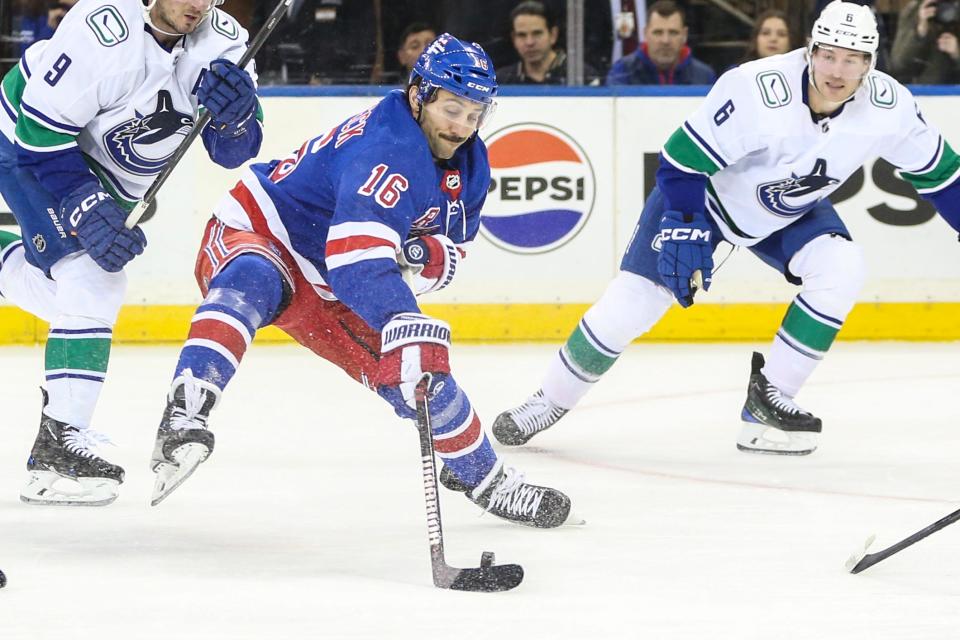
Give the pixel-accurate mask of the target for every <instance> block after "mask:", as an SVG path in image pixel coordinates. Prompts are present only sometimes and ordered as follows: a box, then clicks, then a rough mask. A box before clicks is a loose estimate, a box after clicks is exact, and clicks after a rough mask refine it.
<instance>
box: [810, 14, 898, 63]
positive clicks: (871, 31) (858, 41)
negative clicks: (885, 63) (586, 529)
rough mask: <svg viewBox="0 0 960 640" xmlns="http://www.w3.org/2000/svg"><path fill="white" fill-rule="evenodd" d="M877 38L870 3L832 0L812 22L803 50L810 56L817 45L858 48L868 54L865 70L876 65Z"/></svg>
mask: <svg viewBox="0 0 960 640" xmlns="http://www.w3.org/2000/svg"><path fill="white" fill-rule="evenodd" d="M879 42H880V34H879V32H878V31H877V19H876V17H875V16H874V15H873V10H871V9H870V7H866V6H864V5H860V4H855V3H853V2H843V1H842V0H833V2H831V3H830V4H828V5H827V6H826V7H824V8H823V11H821V12H820V16H819V17H818V18H817V20H816V22H814V23H813V30H812V31H811V33H810V44H809V45H808V46H807V53H808V54H809V55H811V56H812V55H813V51H814V49H815V48H816V47H817V46H818V45H821V46H824V47H843V48H844V49H852V50H854V51H862V52H863V53H867V54H870V69H869V71H868V72H867V73H869V72H870V71H873V69H874V67H875V66H876V65H877V46H878V45H879Z"/></svg>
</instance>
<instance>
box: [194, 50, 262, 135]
mask: <svg viewBox="0 0 960 640" xmlns="http://www.w3.org/2000/svg"><path fill="white" fill-rule="evenodd" d="M197 99H198V100H199V101H200V104H202V105H203V106H204V107H206V108H207V110H208V111H209V112H210V117H211V118H212V119H213V122H214V125H216V127H217V128H218V129H219V130H220V131H221V132H223V133H227V134H236V133H237V132H239V131H240V130H241V129H242V127H243V124H244V123H245V122H246V121H247V120H249V119H250V117H251V116H253V114H254V113H255V112H256V110H257V88H256V87H255V86H254V84H253V79H252V78H251V77H250V74H248V73H247V72H246V71H244V70H243V69H241V68H240V67H238V66H237V65H235V64H234V63H232V62H230V61H229V60H226V59H224V58H218V59H216V60H214V61H213V62H211V63H210V68H209V69H208V70H207V72H206V73H205V74H203V80H202V81H201V82H200V88H199V89H198V90H197Z"/></svg>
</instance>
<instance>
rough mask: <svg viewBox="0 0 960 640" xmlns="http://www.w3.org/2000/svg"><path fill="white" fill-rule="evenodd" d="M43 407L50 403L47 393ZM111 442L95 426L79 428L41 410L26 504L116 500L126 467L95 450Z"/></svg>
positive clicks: (23, 495) (22, 494)
mask: <svg viewBox="0 0 960 640" xmlns="http://www.w3.org/2000/svg"><path fill="white" fill-rule="evenodd" d="M41 391H42V393H43V406H44V407H46V406H47V392H46V390H43V389H41ZM106 442H109V441H108V440H107V439H106V438H105V437H104V436H103V435H102V434H99V433H97V432H96V431H93V430H92V429H80V428H77V427H75V426H74V425H72V424H67V423H65V422H60V421H59V420H54V419H53V418H51V417H50V416H48V415H46V414H45V413H43V412H41V413H40V431H39V432H38V433H37V439H36V440H35V441H34V443H33V449H32V450H31V451H30V458H29V459H27V471H29V472H30V479H29V480H28V481H27V485H26V486H25V487H24V488H23V490H22V491H21V492H20V500H22V501H23V502H25V503H27V504H44V505H69V506H87V507H99V506H103V505H108V504H110V503H111V502H113V501H114V500H116V499H117V495H118V490H119V489H118V488H119V486H120V483H122V482H123V476H124V472H123V468H122V467H120V466H118V465H115V464H111V463H109V462H107V461H106V460H104V459H103V458H101V457H100V456H98V455H97V454H96V453H95V452H94V451H93V449H94V448H95V447H96V446H97V445H99V444H103V443H106Z"/></svg>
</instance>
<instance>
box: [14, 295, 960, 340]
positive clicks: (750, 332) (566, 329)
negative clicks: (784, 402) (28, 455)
mask: <svg viewBox="0 0 960 640" xmlns="http://www.w3.org/2000/svg"><path fill="white" fill-rule="evenodd" d="M588 307H589V305H587V304H452V305H424V307H423V310H424V313H428V314H430V315H432V316H436V317H438V318H443V319H444V320H447V321H448V322H450V324H451V326H452V327H453V335H454V339H455V340H457V341H459V342H466V341H471V342H514V341H547V342H562V341H564V340H566V338H567V336H569V335H570V332H571V331H572V330H573V328H574V327H575V326H576V324H577V322H578V321H579V320H580V318H581V316H583V313H584V312H585V311H586V310H587V308H588ZM786 310H787V305H786V304H759V303H741V304H700V305H694V306H693V307H691V308H689V309H681V308H680V307H674V308H672V309H671V310H670V311H669V312H668V313H667V315H666V316H665V317H664V318H663V320H661V321H660V323H659V324H657V326H656V327H654V328H653V330H652V331H651V332H650V333H648V334H647V335H645V336H644V337H643V338H641V341H650V342H657V341H659V342H667V341H673V342H718V341H730V342H734V341H744V342H745V341H764V340H769V339H771V338H772V336H773V335H774V333H776V331H777V328H778V327H779V326H780V322H781V320H782V319H783V315H784V313H786ZM193 312H194V307H191V306H187V305H169V306H156V305H152V306H127V307H124V308H123V309H122V311H121V312H120V318H119V320H118V322H117V326H116V328H115V330H114V337H115V341H116V342H121V343H140V344H145V343H162V342H168V343H170V342H172V343H179V342H183V341H184V340H185V339H186V337H187V332H188V330H189V327H190V319H191V317H192V316H193ZM46 335H47V327H46V325H45V324H44V323H43V322H41V321H39V320H37V319H35V318H34V317H33V316H31V315H29V314H27V313H25V312H23V311H20V310H19V309H16V308H14V307H0V345H3V344H6V345H10V344H36V343H40V342H43V341H44V340H46ZM838 339H840V340H930V341H945V340H960V303H956V302H929V303H927V302H886V303H876V304H859V305H857V306H856V307H855V308H854V310H853V311H852V312H851V313H850V316H849V317H848V318H847V321H846V322H845V323H844V326H843V330H841V331H840V334H839V336H838ZM266 342H290V338H289V337H287V336H286V335H285V334H284V333H283V332H281V331H279V330H278V329H276V328H274V327H267V328H266V329H264V330H263V331H260V332H258V334H257V343H258V344H259V343H266Z"/></svg>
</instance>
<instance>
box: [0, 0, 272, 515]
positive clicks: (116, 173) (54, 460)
mask: <svg viewBox="0 0 960 640" xmlns="http://www.w3.org/2000/svg"><path fill="white" fill-rule="evenodd" d="M221 1H222V0H149V2H148V3H147V4H141V3H140V2H139V0H126V1H124V2H112V3H110V2H106V1H104V0H80V2H79V3H78V4H77V5H76V6H75V7H74V8H73V9H72V10H71V11H70V13H68V14H67V16H66V18H65V19H64V21H63V23H62V24H61V26H60V28H59V29H58V30H57V32H56V33H55V34H54V36H53V37H52V38H51V39H50V40H44V41H40V42H38V43H36V44H34V45H33V46H31V47H30V48H29V49H28V50H27V51H26V53H25V54H24V56H23V58H22V59H21V60H20V61H19V64H18V65H17V66H16V67H15V68H13V69H12V70H11V71H10V72H9V73H8V74H7V75H6V76H5V77H4V78H3V82H2V86H0V88H2V93H0V103H2V107H3V109H2V113H0V131H2V133H3V135H2V136H0V193H2V195H3V198H4V200H5V201H6V202H7V204H8V205H9V206H10V208H11V209H12V210H13V213H14V215H15V216H16V218H17V222H18V223H19V225H20V229H21V232H22V235H23V241H22V242H21V241H20V239H19V238H17V237H16V236H14V235H13V234H7V233H4V234H3V236H2V237H0V265H2V266H0V291H2V293H3V295H4V297H6V298H7V299H8V300H10V301H11V302H14V303H15V304H17V305H18V306H20V307H22V308H23V309H25V310H27V311H30V312H31V313H33V314H35V315H37V316H39V317H40V318H42V319H44V320H46V321H47V322H48V323H49V324H50V332H49V334H48V337H47V344H46V355H45V370H46V375H45V382H44V385H43V387H44V393H43V397H44V404H43V409H42V412H41V418H40V429H39V434H38V435H37V439H36V443H35V444H34V447H33V450H32V452H31V454H30V457H29V459H28V462H27V469H28V471H29V472H30V478H29V482H28V484H27V486H26V488H25V489H24V490H23V491H22V492H21V499H22V500H23V501H24V502H28V503H37V504H80V505H101V504H109V503H110V502H112V501H113V500H114V499H115V498H116V496H117V488H118V485H119V484H120V483H121V482H122V481H123V469H122V468H120V467H119V466H117V465H115V464H111V463H109V462H107V461H106V460H104V459H103V458H101V457H100V455H99V454H98V453H97V448H96V445H97V444H98V443H102V442H103V441H104V440H105V438H104V436H102V435H101V434H99V433H98V432H96V431H94V430H93V429H91V428H90V423H91V417H92V415H93V412H94V407H95V405H96V402H97V398H98V396H99V393H100V388H101V386H102V385H103V381H104V377H105V375H106V371H107V362H108V359H109V354H110V343H111V337H112V330H113V325H114V323H115V322H116V318H117V313H118V311H119V309H120V305H121V303H122V301H123V297H124V292H125V289H126V276H125V275H124V273H123V268H124V266H125V265H126V264H127V262H129V261H130V260H131V259H133V258H134V257H135V256H137V255H139V254H140V253H142V252H143V249H144V247H145V246H146V238H145V237H144V234H143V231H141V230H140V228H139V227H135V228H134V229H129V230H128V229H126V228H125V227H124V221H125V218H126V215H127V211H128V210H129V209H130V208H131V207H132V206H133V205H134V203H135V202H136V200H137V199H138V198H139V197H140V196H141V195H142V194H143V193H144V192H145V191H146V190H147V188H148V187H149V185H150V184H151V182H152V181H153V179H154V178H155V177H156V176H157V174H158V173H160V171H161V170H162V169H163V167H164V166H165V164H166V163H167V160H168V159H169V158H170V156H171V155H172V153H173V151H174V150H175V149H176V147H177V145H178V144H179V143H180V141H181V140H183V138H184V136H186V135H187V133H188V132H189V131H190V129H191V128H192V126H193V124H194V122H195V121H196V119H197V116H198V113H199V109H200V108H201V107H203V108H205V109H207V110H209V111H210V113H211V116H212V118H211V121H210V124H209V125H208V126H207V127H205V129H204V130H203V131H202V132H201V137H202V139H203V142H204V146H205V147H206V149H207V153H208V155H209V156H210V158H211V159H212V160H213V161H214V162H216V163H217V164H220V165H222V166H225V167H236V166H239V165H240V164H242V163H243V162H244V161H246V160H248V159H249V158H251V157H253V156H254V155H256V153H257V151H258V150H259V147H260V142H261V139H262V132H261V128H260V122H259V120H260V117H261V116H260V110H259V103H258V101H257V97H256V85H255V79H256V75H255V73H254V71H253V65H252V64H251V65H250V66H249V67H248V68H247V69H246V70H243V69H240V68H239V67H237V65H236V61H237V60H239V59H240V58H241V56H242V55H243V52H244V50H245V44H246V40H247V33H246V31H245V30H244V29H243V28H241V27H240V26H239V25H238V24H237V22H236V21H235V20H234V19H233V18H232V17H230V16H229V15H227V14H226V13H223V12H222V11H220V10H218V9H216V8H215V5H217V4H220V2H221Z"/></svg>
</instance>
